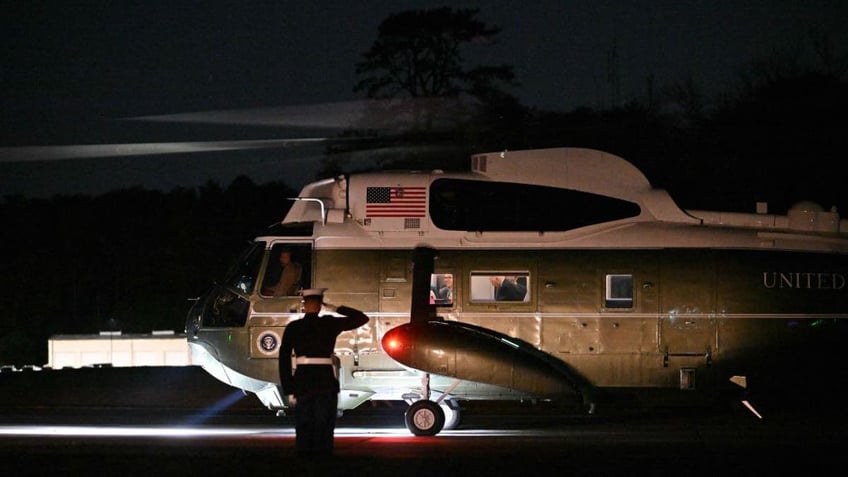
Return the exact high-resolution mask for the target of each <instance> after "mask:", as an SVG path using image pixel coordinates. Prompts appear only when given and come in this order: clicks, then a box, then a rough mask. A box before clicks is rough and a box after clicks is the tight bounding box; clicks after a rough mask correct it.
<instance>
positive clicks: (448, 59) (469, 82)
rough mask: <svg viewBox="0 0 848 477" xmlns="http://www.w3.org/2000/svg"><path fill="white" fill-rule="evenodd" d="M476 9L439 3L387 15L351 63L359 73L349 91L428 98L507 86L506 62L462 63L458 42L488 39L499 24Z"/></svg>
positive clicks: (510, 81) (509, 74) (509, 71)
mask: <svg viewBox="0 0 848 477" xmlns="http://www.w3.org/2000/svg"><path fill="white" fill-rule="evenodd" d="M477 13H479V10H477V9H462V10H453V9H451V8H448V7H442V8H436V9H430V10H412V11H406V12H401V13H397V14H394V15H391V16H389V17H388V18H386V19H385V20H383V22H382V23H381V24H380V27H379V30H378V36H377V40H376V41H375V42H374V44H373V45H372V46H371V49H370V50H368V52H366V53H365V54H364V55H363V56H364V60H363V61H361V62H359V63H357V65H356V74H357V75H358V76H360V77H361V79H360V80H359V82H358V83H357V84H356V86H355V87H354V91H356V92H360V91H364V92H365V93H366V94H367V96H368V97H369V98H399V97H411V98H422V97H430V98H432V97H451V96H456V95H458V94H460V93H469V94H480V93H481V92H483V91H486V92H488V91H491V90H493V89H499V86H500V85H507V86H512V85H513V81H514V74H513V71H512V67H511V66H506V65H500V66H480V67H475V68H472V69H470V70H465V69H463V63H464V58H463V56H462V51H461V47H462V45H463V44H467V43H474V44H485V43H490V42H493V41H494V37H495V35H497V34H498V33H499V32H500V30H501V29H500V28H499V27H490V26H487V25H486V24H484V23H482V22H480V21H477V20H475V19H474V17H475V15H477Z"/></svg>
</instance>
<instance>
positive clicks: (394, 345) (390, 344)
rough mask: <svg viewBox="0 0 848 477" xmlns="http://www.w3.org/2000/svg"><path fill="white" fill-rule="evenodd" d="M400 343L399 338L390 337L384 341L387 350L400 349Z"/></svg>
mask: <svg viewBox="0 0 848 477" xmlns="http://www.w3.org/2000/svg"><path fill="white" fill-rule="evenodd" d="M400 345H401V343H400V340H398V339H394V338H392V339H390V340H387V341H386V350H387V351H395V350H398V349H400Z"/></svg>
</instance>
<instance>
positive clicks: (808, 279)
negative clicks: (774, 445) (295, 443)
mask: <svg viewBox="0 0 848 477" xmlns="http://www.w3.org/2000/svg"><path fill="white" fill-rule="evenodd" d="M291 200H292V201H293V202H292V205H291V208H290V209H289V211H288V213H287V214H286V216H285V217H284V218H283V219H282V220H281V221H280V222H279V223H277V224H275V225H274V226H273V227H272V228H270V229H268V230H267V232H265V233H263V234H262V235H260V236H257V237H255V238H254V239H253V241H252V242H251V243H250V245H249V246H248V247H247V248H246V249H245V250H244V252H243V253H242V254H241V255H239V257H238V258H237V259H236V260H235V262H234V263H233V265H232V266H231V268H230V270H229V271H228V272H227V273H226V275H225V276H224V277H223V278H222V279H221V280H220V281H218V282H216V283H215V284H214V285H213V286H212V287H211V288H210V289H209V290H208V291H207V292H206V293H205V294H204V295H203V296H201V297H200V298H199V299H198V300H197V301H196V302H195V304H194V305H193V306H192V308H191V310H190V311H189V313H188V316H187V319H186V326H185V331H186V336H187V340H188V345H189V347H190V350H191V353H192V357H193V361H194V362H196V363H199V364H200V365H201V366H202V367H203V369H205V370H206V371H207V372H208V373H209V374H210V375H212V376H214V377H215V378H217V379H218V380H220V381H222V382H224V383H227V384H228V385H231V386H233V387H236V388H239V389H242V390H243V391H244V392H246V393H250V394H254V395H255V396H256V397H257V398H258V399H259V400H260V401H261V402H262V404H263V405H264V406H265V407H267V408H268V409H269V410H270V411H274V412H276V413H278V414H285V413H286V412H287V411H288V409H287V408H286V404H285V400H284V399H283V396H282V395H281V391H280V386H279V371H278V370H279V367H278V360H279V359H288V358H287V357H280V356H278V348H279V344H280V341H281V338H282V335H283V333H284V331H285V327H286V325H287V324H288V323H289V322H291V321H292V320H296V319H299V318H300V316H302V315H301V312H302V308H301V299H302V297H301V296H299V295H298V294H297V293H296V292H295V293H293V294H291V295H285V296H275V295H274V294H272V293H269V292H268V291H267V290H268V289H269V285H270V284H273V283H274V282H275V281H276V280H277V279H278V278H279V275H280V273H281V270H280V264H279V255H280V254H281V253H282V252H283V250H286V251H288V253H290V254H291V257H292V259H293V260H295V261H297V262H298V263H300V264H301V266H302V275H301V277H300V282H299V283H298V286H299V287H300V288H301V289H307V288H325V289H326V290H327V291H326V293H325V299H326V301H327V302H329V303H333V304H336V305H341V304H344V305H348V306H352V307H354V308H357V309H360V310H362V311H363V312H365V313H366V314H367V315H368V316H369V317H371V321H370V322H369V324H367V325H365V326H363V327H361V328H359V329H356V330H352V331H348V332H345V333H343V334H341V335H340V336H339V338H338V340H337V342H336V348H335V356H336V359H337V373H338V377H339V381H340V387H341V392H340V394H339V413H340V414H342V413H343V412H345V411H347V410H351V409H354V408H356V407H358V406H360V405H362V404H363V403H365V402H368V401H372V400H403V401H405V402H407V403H408V404H409V407H408V409H407V411H406V413H405V424H406V427H407V428H408V430H409V431H410V432H411V433H412V434H414V435H418V436H432V435H436V434H438V433H439V432H441V431H442V430H445V429H454V428H456V427H457V426H458V425H459V423H460V420H461V413H462V406H461V403H462V402H463V401H469V400H481V401H482V400H511V401H531V402H537V401H539V400H544V401H553V402H573V403H577V404H578V405H579V406H580V407H581V409H583V410H585V411H586V412H588V413H595V412H597V409H598V408H599V406H603V405H605V403H608V402H614V401H615V400H616V399H618V398H619V397H621V396H627V397H628V398H629V397H630V396H637V397H638V398H637V399H646V400H651V401H653V402H662V403H680V404H683V405H690V404H699V403H704V402H717V401H721V402H724V401H726V400H728V399H736V400H739V401H741V402H742V403H743V404H744V405H745V406H746V407H747V408H748V409H749V410H751V411H752V412H753V413H754V414H755V415H757V416H758V417H761V414H760V413H759V412H758V410H757V409H756V408H755V407H754V405H753V404H752V402H751V401H750V399H748V396H749V392H750V391H752V390H753V389H759V390H761V391H760V393H759V394H757V395H758V396H759V397H772V396H776V395H779V394H780V393H781V392H784V391H785V390H786V389H787V388H788V387H789V385H788V383H789V382H790V381H791V379H792V378H793V377H798V376H804V375H806V374H808V371H809V369H810V366H814V364H813V363H815V362H817V361H818V359H819V358H820V356H821V354H820V353H821V352H823V351H829V350H832V349H838V343H839V340H840V339H841V338H842V337H844V335H845V333H844V331H845V329H844V323H845V318H848V300H846V294H848V288H846V280H848V255H846V254H848V234H846V230H848V221H846V220H844V219H841V218H840V217H839V214H838V213H837V212H836V211H835V210H824V209H823V208H822V207H820V206H818V205H817V204H814V203H811V202H799V203H798V204H796V205H795V206H794V207H792V208H791V209H790V210H789V211H788V213H787V214H786V215H775V214H769V213H767V212H766V211H758V212H757V213H738V212H732V213H729V212H720V211H709V210H684V209H681V208H680V207H679V206H678V205H677V204H676V203H675V201H674V200H673V199H672V198H671V196H670V195H669V194H668V193H667V192H666V191H665V190H663V189H658V188H655V187H653V186H652V185H651V184H650V182H649V181H648V180H647V178H646V177H645V175H644V174H643V173H642V172H641V171H640V170H639V169H637V168H636V167H635V166H633V165H632V164H631V163H629V162H628V161H626V160H625V159H623V158H621V157H618V156H615V155H613V154H609V153H607V152H603V151H599V150H594V149H585V148H567V147H563V148H548V149H528V150H517V151H496V152H487V153H479V154H473V155H472V156H471V158H470V168H469V170H468V171H465V172H446V171H444V170H439V169H436V170H431V171H420V170H409V171H379V172H362V173H352V174H346V175H340V176H337V177H331V178H326V179H323V180H318V181H315V182H312V183H309V184H307V185H306V186H304V187H303V189H302V190H301V191H300V193H299V194H298V195H297V197H292V198H291ZM446 288H447V289H448V293H447V294H445V293H443V291H444V290H445V289H446ZM507 292H509V293H507Z"/></svg>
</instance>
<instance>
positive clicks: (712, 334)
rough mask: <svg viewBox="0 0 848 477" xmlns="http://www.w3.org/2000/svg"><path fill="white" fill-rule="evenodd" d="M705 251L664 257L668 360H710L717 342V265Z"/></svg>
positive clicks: (663, 335) (663, 344)
mask: <svg viewBox="0 0 848 477" xmlns="http://www.w3.org/2000/svg"><path fill="white" fill-rule="evenodd" d="M713 262H714V258H713V256H712V255H706V254H704V252H703V251H700V252H690V251H667V252H666V253H665V254H664V255H663V258H662V259H661V265H660V275H661V280H660V281H661V283H662V290H661V293H660V333H659V338H660V339H659V345H660V351H661V352H663V353H665V356H666V359H667V360H676V361H680V362H689V361H691V362H692V364H693V365H696V364H705V362H706V364H709V362H710V360H711V356H712V353H713V351H714V349H715V342H716V320H715V317H714V296H715V272H714V270H715V267H714V264H713Z"/></svg>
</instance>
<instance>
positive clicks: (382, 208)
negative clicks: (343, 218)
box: [365, 187, 427, 217]
mask: <svg viewBox="0 0 848 477" xmlns="http://www.w3.org/2000/svg"><path fill="white" fill-rule="evenodd" d="M426 211H427V188H426V187H369V188H368V189H366V191H365V216H366V217H424V216H425V212H426Z"/></svg>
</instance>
